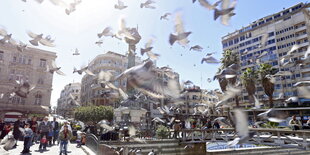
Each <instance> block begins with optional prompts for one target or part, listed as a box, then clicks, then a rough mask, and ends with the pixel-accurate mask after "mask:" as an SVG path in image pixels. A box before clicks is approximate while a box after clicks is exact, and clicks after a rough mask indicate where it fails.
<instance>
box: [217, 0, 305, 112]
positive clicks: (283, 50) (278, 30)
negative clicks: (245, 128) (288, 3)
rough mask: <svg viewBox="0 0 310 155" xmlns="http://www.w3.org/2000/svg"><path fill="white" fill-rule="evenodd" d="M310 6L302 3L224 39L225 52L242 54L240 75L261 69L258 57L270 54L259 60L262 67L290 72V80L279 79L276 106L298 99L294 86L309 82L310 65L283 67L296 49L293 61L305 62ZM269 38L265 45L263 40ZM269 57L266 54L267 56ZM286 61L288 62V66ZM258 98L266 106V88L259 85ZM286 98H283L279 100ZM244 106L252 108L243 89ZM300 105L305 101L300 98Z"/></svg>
mask: <svg viewBox="0 0 310 155" xmlns="http://www.w3.org/2000/svg"><path fill="white" fill-rule="evenodd" d="M309 6H310V4H304V3H299V4H297V5H294V6H292V7H290V8H287V9H283V10H282V11H280V12H277V13H275V14H272V15H269V16H266V17H263V18H260V19H258V20H256V21H254V22H252V23H251V24H249V25H248V26H246V27H242V28H241V29H239V30H236V31H235V32H232V33H229V34H227V35H226V36H224V37H222V45H223V50H224V51H225V50H231V51H233V52H236V53H238V54H239V58H240V65H241V72H240V73H242V71H244V70H245V69H246V68H254V69H256V68H257V66H258V63H257V61H255V60H257V57H258V56H260V55H261V54H262V53H263V52H265V51H267V52H268V54H267V55H266V56H264V57H262V58H261V59H260V63H268V64H270V65H272V66H273V68H277V69H278V70H280V71H291V72H292V75H291V76H285V77H278V78H277V80H276V83H275V92H274V94H273V96H274V99H275V100H276V101H275V104H277V103H278V105H280V104H281V103H282V102H283V100H284V99H285V98H288V97H292V96H298V91H297V90H296V88H294V87H293V84H294V83H296V82H298V81H302V80H310V64H306V65H303V66H300V67H285V66H284V67H283V66H281V65H280V61H281V59H283V57H284V56H286V55H287V54H288V51H290V49H291V48H292V46H293V45H298V46H299V48H298V50H297V51H296V53H295V54H294V56H293V57H291V58H290V59H291V60H293V61H296V60H299V59H301V58H303V56H304V53H305V51H307V48H308V46H309V39H310V19H309V17H310V13H309ZM265 37H267V39H266V42H264V43H262V40H264V38H265ZM265 53H266V52H265ZM287 61H288V59H287V60H285V62H287ZM256 89H257V91H256V92H257V93H256V96H257V98H259V100H260V101H261V102H267V97H266V95H265V94H264V91H263V87H262V86H261V85H260V84H259V82H257V87H256ZM280 94H284V98H279V95H280ZM240 100H241V103H242V104H241V106H245V107H248V106H249V107H251V106H253V103H249V96H248V94H247V92H246V90H245V89H244V90H243V91H242V97H240ZM299 101H300V103H301V104H302V102H304V101H306V99H303V98H299Z"/></svg>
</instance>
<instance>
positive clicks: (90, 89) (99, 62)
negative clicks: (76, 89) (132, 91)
mask: <svg viewBox="0 0 310 155" xmlns="http://www.w3.org/2000/svg"><path fill="white" fill-rule="evenodd" d="M135 61H136V64H141V63H142V61H141V59H140V57H136V58H135ZM127 66H128V58H127V56H125V55H122V54H118V53H115V52H111V51H109V52H107V53H105V54H100V55H98V56H96V57H95V58H94V59H93V60H92V61H91V62H90V63H89V70H90V71H92V72H93V73H94V74H96V75H98V74H99V73H100V71H108V70H113V71H115V75H119V74H120V73H122V72H123V71H125V70H126V69H127ZM126 82H127V81H126V79H121V80H118V81H115V82H114V85H115V86H116V87H120V88H122V89H123V90H126ZM106 90H108V89H107V88H102V87H101V86H100V85H99V84H98V83H97V77H94V76H90V75H87V74H86V75H84V76H83V78H82V82H81V103H82V105H86V104H93V105H110V106H114V105H113V104H114V101H116V100H117V98H115V97H113V96H112V97H109V98H107V97H105V96H103V95H102V94H104V92H105V91H106Z"/></svg>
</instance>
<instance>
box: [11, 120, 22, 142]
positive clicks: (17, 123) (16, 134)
mask: <svg viewBox="0 0 310 155" xmlns="http://www.w3.org/2000/svg"><path fill="white" fill-rule="evenodd" d="M20 125H21V116H18V119H17V121H15V122H14V128H13V136H14V139H15V140H16V143H15V145H14V148H15V147H16V146H17V141H18V140H19V138H20V134H21V132H20V130H19V128H20Z"/></svg>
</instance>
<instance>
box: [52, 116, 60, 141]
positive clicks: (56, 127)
mask: <svg viewBox="0 0 310 155" xmlns="http://www.w3.org/2000/svg"><path fill="white" fill-rule="evenodd" d="M52 126H53V145H55V141H56V140H57V139H58V134H59V123H58V122H57V121H56V117H54V120H53V122H52ZM58 143H59V142H58Z"/></svg>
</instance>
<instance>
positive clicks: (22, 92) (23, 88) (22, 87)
mask: <svg viewBox="0 0 310 155" xmlns="http://www.w3.org/2000/svg"><path fill="white" fill-rule="evenodd" d="M16 83H17V84H18V86H16V87H15V89H14V91H13V92H14V94H15V95H17V96H19V97H22V98H27V95H28V94H29V93H30V91H32V90H33V89H34V88H35V87H36V86H34V85H30V84H29V82H28V81H23V80H21V81H16Z"/></svg>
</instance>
